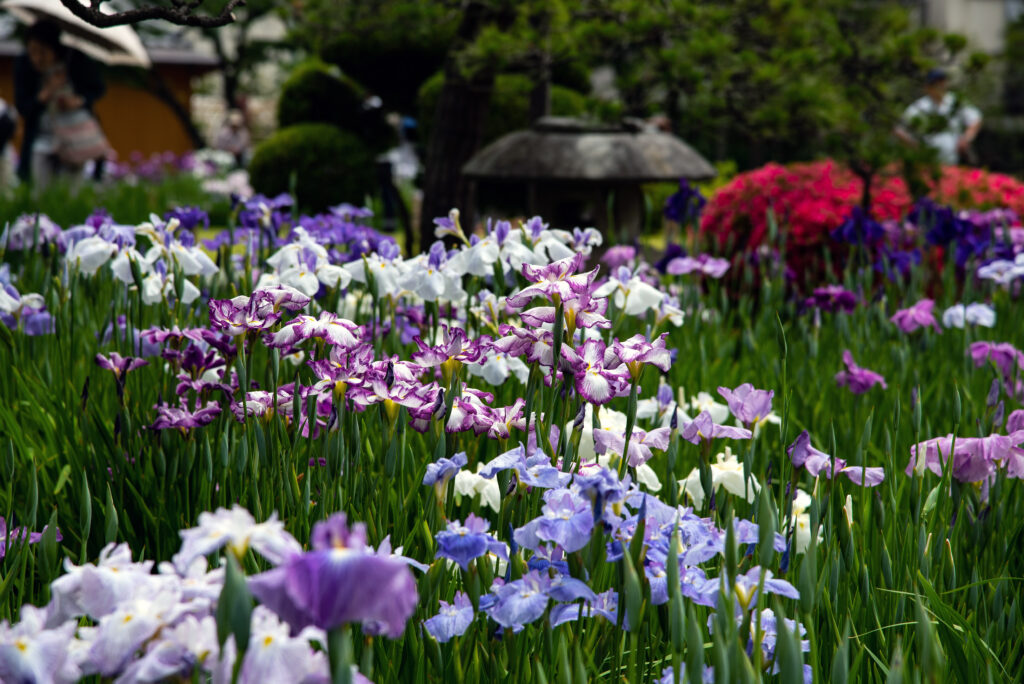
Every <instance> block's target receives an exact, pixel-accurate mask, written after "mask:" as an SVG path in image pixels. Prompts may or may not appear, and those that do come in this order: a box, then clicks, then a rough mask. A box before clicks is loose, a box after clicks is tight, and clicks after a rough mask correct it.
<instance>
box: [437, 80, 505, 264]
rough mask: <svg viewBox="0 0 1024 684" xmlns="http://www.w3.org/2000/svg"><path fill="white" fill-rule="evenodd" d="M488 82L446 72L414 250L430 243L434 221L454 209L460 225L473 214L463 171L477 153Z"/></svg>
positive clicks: (483, 120)
mask: <svg viewBox="0 0 1024 684" xmlns="http://www.w3.org/2000/svg"><path fill="white" fill-rule="evenodd" d="M493 86H494V77H493V76H489V77H488V78H480V77H478V78H475V79H473V80H471V81H469V80H465V79H463V78H461V77H459V76H458V75H457V74H453V73H451V72H449V73H448V74H447V75H446V76H445V82H444V87H443V88H442V89H441V96H440V97H439V98H438V102H437V110H436V112H435V114H434V125H433V128H432V133H431V136H430V144H429V146H428V147H427V160H426V167H427V168H426V174H425V176H424V179H423V207H422V209H421V211H420V250H425V249H426V248H427V247H428V246H429V245H430V243H431V242H433V240H434V219H435V218H437V217H439V216H447V215H448V211H449V210H451V209H452V208H457V209H459V210H460V211H461V212H462V216H463V217H464V220H465V221H467V222H468V221H472V220H473V215H474V213H475V207H474V206H473V197H472V195H471V188H470V184H469V182H467V180H466V179H465V178H464V177H463V175H462V167H463V165H464V164H465V163H466V162H468V161H469V159H470V158H471V157H472V156H473V154H474V153H475V152H476V151H477V150H478V149H479V148H480V144H481V142H482V140H483V132H484V124H485V122H486V121H487V109H488V106H489V105H490V99H491V90H492V88H493Z"/></svg>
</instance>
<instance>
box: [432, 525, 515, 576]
mask: <svg viewBox="0 0 1024 684" xmlns="http://www.w3.org/2000/svg"><path fill="white" fill-rule="evenodd" d="M490 526H491V524H490V523H489V522H488V521H487V520H485V519H483V518H478V517H477V516H475V515H473V514H472V513H470V514H469V516H468V517H467V518H466V522H465V524H463V523H460V522H459V521H457V520H456V521H453V522H450V523H448V529H446V530H442V531H441V532H438V533H437V536H436V539H437V556H436V558H448V559H449V560H453V561H455V562H456V563H458V564H459V566H460V567H461V568H462V569H463V570H469V562H470V561H471V560H473V559H475V558H479V557H480V556H483V555H485V554H487V553H494V554H496V555H497V556H499V557H502V558H508V552H507V551H506V548H505V544H503V543H502V542H500V541H498V540H497V539H495V538H494V537H492V536H491V535H490V534H488V533H487V530H488V529H489V528H490Z"/></svg>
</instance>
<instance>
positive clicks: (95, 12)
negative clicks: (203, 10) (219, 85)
mask: <svg viewBox="0 0 1024 684" xmlns="http://www.w3.org/2000/svg"><path fill="white" fill-rule="evenodd" d="M60 2H61V4H62V5H64V6H65V7H67V8H68V9H69V10H71V13H72V14H74V15H75V16H76V17H78V18H79V19H81V20H82V21H85V22H88V23H90V24H92V25H93V26H97V27H99V28H108V27H110V26H123V25H125V24H138V23H140V22H143V21H150V20H152V19H163V20H164V21H169V22H171V23H172V24H177V25H178V26H196V27H199V28H216V27H218V26H224V25H226V24H230V23H231V22H232V21H234V20H235V15H234V9H235V8H236V7H238V6H240V5H245V0H228V2H227V4H225V5H224V9H223V10H221V12H220V14H216V15H208V14H193V12H194V11H195V10H196V9H198V8H199V6H200V5H201V4H202V0H189V1H186V2H174V3H173V6H172V7H158V6H156V5H151V6H148V7H138V8H136V9H130V10H127V11H125V12H115V13H114V14H104V13H103V12H101V11H100V5H102V4H103V3H104V2H106V0H90V2H89V5H88V6H86V5H83V4H82V3H81V2H79V0H60Z"/></svg>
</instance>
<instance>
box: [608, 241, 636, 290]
mask: <svg viewBox="0 0 1024 684" xmlns="http://www.w3.org/2000/svg"><path fill="white" fill-rule="evenodd" d="M634 259H636V247H633V246H632V245H615V246H614V247H609V248H608V251H607V252H605V253H604V256H603V257H601V263H602V264H604V265H605V266H607V267H608V268H610V269H612V270H615V269H618V268H622V267H625V266H627V265H628V264H630V263H631V262H632V261H633V260H634ZM620 280H621V278H620ZM628 280H629V276H627V277H626V279H625V280H623V282H626V281H628Z"/></svg>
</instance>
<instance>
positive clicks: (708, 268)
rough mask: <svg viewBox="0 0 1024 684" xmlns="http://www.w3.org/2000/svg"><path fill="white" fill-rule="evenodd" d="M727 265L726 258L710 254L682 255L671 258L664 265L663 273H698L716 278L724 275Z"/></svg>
mask: <svg viewBox="0 0 1024 684" xmlns="http://www.w3.org/2000/svg"><path fill="white" fill-rule="evenodd" d="M729 266H730V263H729V261H728V259H722V258H719V257H713V256H711V255H710V254H698V255H697V256H696V257H691V256H682V257H677V258H675V259H673V260H672V261H670V262H668V264H667V265H666V266H665V273H667V274H668V275H687V274H689V273H700V274H701V275H706V276H708V277H710V278H714V279H716V280H717V279H719V278H721V277H722V276H724V275H725V273H726V271H728V270H729Z"/></svg>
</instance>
